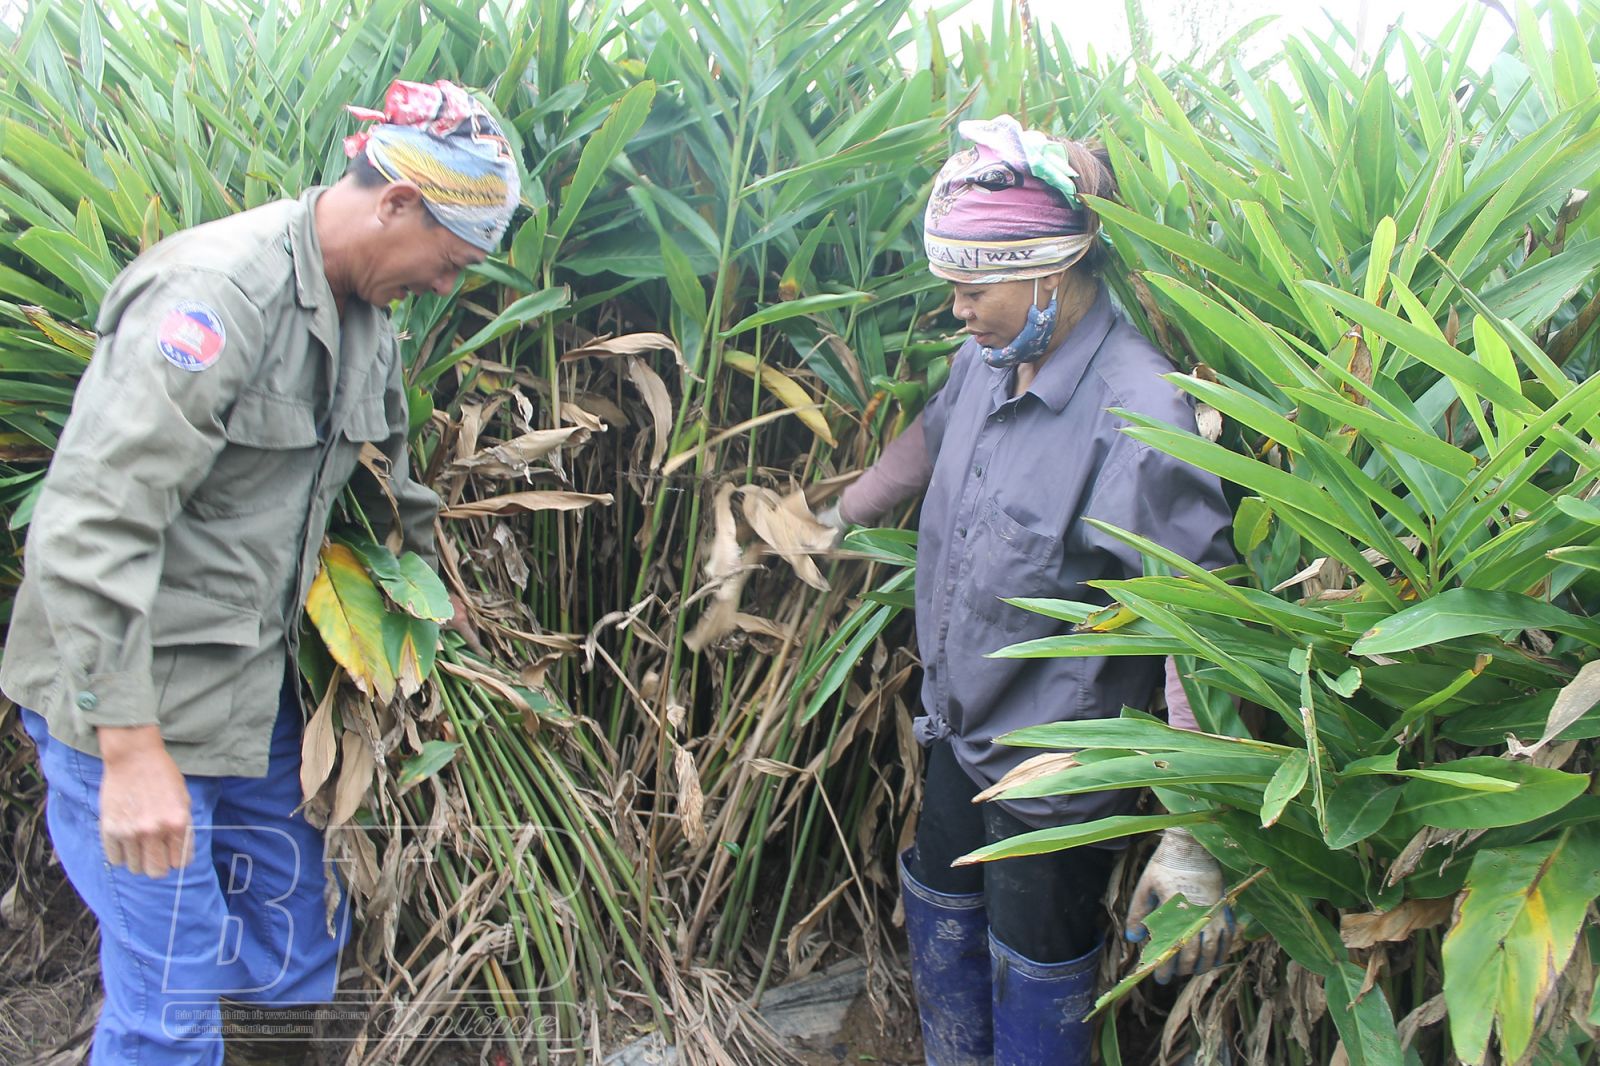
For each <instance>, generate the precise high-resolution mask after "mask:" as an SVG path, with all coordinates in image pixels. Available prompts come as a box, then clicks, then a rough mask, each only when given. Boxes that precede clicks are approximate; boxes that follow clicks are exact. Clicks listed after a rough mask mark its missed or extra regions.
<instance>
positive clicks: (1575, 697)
mask: <svg viewBox="0 0 1600 1066" xmlns="http://www.w3.org/2000/svg"><path fill="white" fill-rule="evenodd" d="M1597 702H1600V660H1596V661H1595V662H1589V663H1584V664H1583V668H1582V669H1581V670H1579V671H1578V676H1577V677H1574V678H1573V679H1572V680H1571V681H1569V682H1567V683H1566V685H1564V686H1562V689H1561V691H1560V692H1559V693H1557V694H1556V702H1555V704H1554V705H1553V706H1552V707H1551V708H1550V714H1549V716H1548V717H1547V718H1546V719H1545V723H1544V734H1543V735H1542V736H1540V737H1539V739H1538V740H1536V741H1534V743H1532V744H1531V745H1528V746H1526V747H1524V748H1522V750H1521V751H1519V752H1518V753H1517V754H1519V755H1530V756H1531V755H1533V754H1534V753H1536V752H1537V751H1538V750H1539V749H1540V748H1542V747H1544V746H1545V745H1547V744H1549V743H1550V742H1551V741H1552V740H1554V739H1555V738H1556V737H1558V736H1560V735H1561V733H1562V731H1563V730H1565V729H1566V728H1567V727H1568V726H1570V725H1572V723H1574V722H1576V721H1577V720H1578V719H1580V718H1582V717H1583V716H1584V715H1585V714H1587V713H1588V712H1589V710H1590V708H1592V707H1593V706H1594V705H1595V704H1596V703H1597Z"/></svg>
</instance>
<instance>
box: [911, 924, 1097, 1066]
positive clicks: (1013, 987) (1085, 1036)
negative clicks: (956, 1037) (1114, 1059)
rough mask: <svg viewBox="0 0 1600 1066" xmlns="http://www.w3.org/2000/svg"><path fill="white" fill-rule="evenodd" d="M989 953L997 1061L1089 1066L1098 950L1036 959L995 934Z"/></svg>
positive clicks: (1001, 1065) (1002, 1065)
mask: <svg viewBox="0 0 1600 1066" xmlns="http://www.w3.org/2000/svg"><path fill="white" fill-rule="evenodd" d="M908 924H909V923H908ZM989 953H990V955H991V957H992V959H993V966H994V969H993V977H992V980H993V984H994V1013H993V1019H994V1066H1040V1064H1042V1063H1049V1064H1050V1066H1089V1049H1090V1047H1091V1045H1092V1044H1093V1043H1094V1026H1092V1025H1090V1024H1089V1022H1088V1016H1089V1012H1090V1011H1091V1010H1093V1009H1094V998H1095V997H1094V994H1095V988H1096V985H1097V982H1098V978H1099V970H1100V949H1099V948H1098V947H1097V948H1095V949H1094V950H1093V951H1091V952H1089V953H1088V954H1087V955H1083V956H1081V957H1079V958H1076V959H1072V960H1070V961H1068V962H1057V963H1043V962H1034V961H1033V960H1032V959H1028V958H1025V957H1023V956H1022V955H1019V954H1018V953H1017V952H1016V951H1014V950H1012V949H1011V948H1009V947H1007V946H1006V945H1005V944H1002V943H1000V941H998V940H996V939H995V938H994V936H993V935H991V936H990V937H989Z"/></svg>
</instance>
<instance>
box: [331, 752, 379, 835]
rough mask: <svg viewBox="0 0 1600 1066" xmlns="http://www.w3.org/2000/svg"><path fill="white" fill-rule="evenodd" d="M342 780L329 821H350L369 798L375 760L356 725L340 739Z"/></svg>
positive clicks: (340, 771) (340, 776)
mask: <svg viewBox="0 0 1600 1066" xmlns="http://www.w3.org/2000/svg"><path fill="white" fill-rule="evenodd" d="M339 758H340V766H339V784H338V787H337V788H335V789H334V793H333V812H332V813H331V814H329V815H328V824H329V825H343V824H344V823H346V822H348V821H349V820H350V818H351V816H353V815H354V814H355V813H356V810H357V809H358V808H359V807H360V806H361V801H362V800H364V799H366V798H367V790H368V789H369V788H370V787H371V785H372V772H373V770H374V769H375V768H376V765H377V764H376V762H375V761H374V760H373V757H372V748H371V746H370V745H369V744H368V743H367V741H366V739H365V738H364V737H362V736H361V734H360V733H357V732H356V731H355V730H353V729H346V730H345V731H344V736H343V737H341V738H340V741H339Z"/></svg>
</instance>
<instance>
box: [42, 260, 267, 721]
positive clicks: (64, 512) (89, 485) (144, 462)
mask: <svg viewBox="0 0 1600 1066" xmlns="http://www.w3.org/2000/svg"><path fill="white" fill-rule="evenodd" d="M108 307H114V308H115V310H114V311H109V312H108V315H109V316H110V317H111V318H112V322H111V323H110V324H109V325H108V323H107V321H106V318H105V317H103V318H102V322H101V329H102V336H101V338H100V341H99V343H98V344H97V346H96V349H95V356H94V358H93V360H91V362H90V365H89V368H88V370H87V371H85V373H84V376H83V379H82V381H81V383H80V384H79V386H78V391H77V395H76V397H75V398H74V401H73V407H72V413H71V414H70V415H69V416H68V419H67V423H66V427H65V429H64V430H63V432H62V435H61V440H60V442H59V445H58V447H57V450H56V454H55V457H54V460H53V461H52V463H51V466H50V470H49V473H48V474H47V475H46V476H45V481H44V487H43V489H42V491H41V493H40V496H39V501H38V504H37V506H36V508H35V511H34V517H33V522H32V525H31V527H30V529H29V535H28V542H27V550H26V557H25V562H26V565H27V567H28V568H29V570H30V571H31V572H32V573H33V574H34V575H36V577H37V580H38V582H39V588H40V592H41V597H42V599H43V601H44V603H45V605H46V613H47V616H48V619H49V626H50V631H51V636H52V639H53V642H54V645H55V647H56V648H57V649H58V652H59V654H60V656H61V672H62V676H63V680H64V683H65V684H66V685H67V686H68V687H67V691H66V693H65V695H66V701H67V702H68V704H70V706H71V707H72V710H73V713H74V714H76V715H77V716H78V717H79V719H80V720H81V721H82V723H83V724H84V725H85V726H87V727H91V728H92V727H99V726H132V725H147V724H154V723H157V722H158V715H157V702H156V698H155V693H154V690H153V683H152V679H151V674H150V669H151V656H152V652H151V632H150V624H151V623H150V614H151V608H152V604H153V603H154V600H155V594H156V589H157V586H158V584H159V580H160V574H161V564H162V558H163V548H164V537H165V534H166V530H167V528H168V526H169V525H170V524H171V522H172V520H173V518H174V517H175V516H176V515H177V513H178V510H179V508H180V507H181V506H182V503H183V501H184V499H186V498H187V496H188V494H189V492H190V491H191V490H192V489H193V488H194V487H195V486H196V485H198V484H199V483H200V481H201V480H202V479H203V478H204V476H205V474H206V473H207V471H209V470H210V468H211V466H212V464H213V463H214V462H215V460H216V457H217V454H218V453H219V452H220V451H221V450H222V447H223V445H224V443H225V437H224V434H223V422H224V420H225V417H226V413H227V411H228V409H229V408H230V407H231V405H232V403H233V401H234V399H235V398H236V397H237V396H238V394H239V391H240V389H241V388H242V387H243V384H244V383H245V382H246V381H247V380H248V379H249V377H250V376H251V374H252V373H253V371H254V365H255V361H256V360H257V359H258V357H259V352H260V350H261V344H262V323H261V317H260V314H259V312H258V311H257V310H256V309H255V307H254V306H253V305H252V304H251V303H250V302H249V301H248V300H247V299H246V298H245V297H244V295H243V294H242V293H241V292H239V290H238V289H237V288H236V287H235V286H234V285H233V284H232V282H230V281H228V280H227V279H225V278H222V277H220V276H218V275H213V274H210V273H206V272H203V271H180V272H176V273H173V274H170V275H168V276H166V277H164V278H162V279H161V280H160V281H158V282H154V283H151V284H149V285H147V286H146V287H144V288H143V289H142V290H141V291H137V292H134V293H131V294H117V293H115V292H113V294H112V297H111V301H110V303H108ZM197 309H198V310H197ZM205 312H209V313H210V315H212V316H214V317H213V318H211V319H209V320H207V319H205V318H204V313H205ZM193 313H197V314H200V315H201V321H202V322H209V323H210V324H212V325H215V326H217V327H218V328H217V329H215V330H211V331H210V332H211V333H213V334H215V336H214V337H212V338H210V340H209V341H208V343H214V342H215V341H216V340H218V339H220V341H221V343H220V345H216V346H215V347H214V349H210V350H207V349H204V348H202V349H197V350H199V351H201V352H202V353H203V354H202V355H201V356H200V357H199V358H198V359H196V358H188V359H186V358H185V352H184V350H183V349H182V348H181V347H176V346H174V344H173V343H172V342H173V339H174V336H175V334H174V319H173V316H174V315H179V316H182V315H184V314H193ZM185 362H187V363H188V365H189V366H196V365H200V364H203V369H185V368H184V366H183V364H184V363H185Z"/></svg>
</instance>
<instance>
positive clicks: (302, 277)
mask: <svg viewBox="0 0 1600 1066" xmlns="http://www.w3.org/2000/svg"><path fill="white" fill-rule="evenodd" d="M325 191H326V188H325V187H324V186H321V185H318V186H313V187H312V188H309V189H307V190H306V191H305V192H304V193H302V194H301V196H300V207H299V210H298V211H296V212H295V213H294V214H293V215H291V216H290V220H289V254H290V255H291V256H292V257H293V258H294V283H295V296H296V298H297V299H298V300H299V301H300V306H301V307H305V308H310V309H312V310H313V311H314V312H315V313H314V314H313V315H312V319H311V323H312V327H311V328H312V332H313V333H315V334H317V337H318V339H319V340H321V341H322V342H323V344H324V345H326V346H327V347H328V350H329V351H337V350H338V336H339V305H338V304H337V303H335V302H334V299H333V290H332V289H331V288H329V286H328V272H327V266H326V264H325V263H324V262H323V261H322V242H321V241H319V240H318V239H317V211H316V207H317V200H318V198H320V197H321V196H322V194H323V193H324V192H325Z"/></svg>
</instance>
